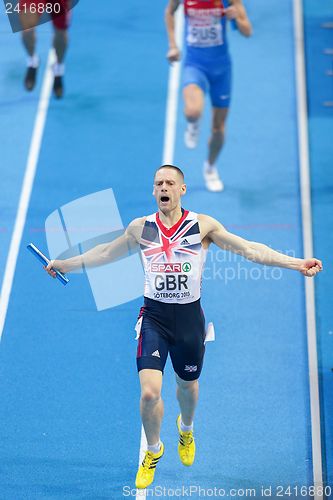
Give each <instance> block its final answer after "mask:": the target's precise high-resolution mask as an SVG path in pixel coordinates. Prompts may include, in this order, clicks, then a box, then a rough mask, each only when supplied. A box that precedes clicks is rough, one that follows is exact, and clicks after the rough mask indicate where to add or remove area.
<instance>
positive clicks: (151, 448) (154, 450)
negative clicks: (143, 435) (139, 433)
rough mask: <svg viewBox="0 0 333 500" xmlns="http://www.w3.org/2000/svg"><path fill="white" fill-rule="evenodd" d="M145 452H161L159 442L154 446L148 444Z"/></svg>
mask: <svg viewBox="0 0 333 500" xmlns="http://www.w3.org/2000/svg"><path fill="white" fill-rule="evenodd" d="M147 450H148V451H151V452H152V453H158V452H159V451H160V450H161V441H158V443H156V444H149V445H148V448H147Z"/></svg>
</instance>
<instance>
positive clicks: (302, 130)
mask: <svg viewBox="0 0 333 500" xmlns="http://www.w3.org/2000/svg"><path fill="white" fill-rule="evenodd" d="M294 26H295V51H296V54H295V58H296V65H295V69H296V85H297V114H298V141H299V165H300V185H301V205H302V225H303V246H304V256H305V257H306V258H309V257H313V245H312V241H313V237H312V212H311V189H310V183H311V181H310V168H309V142H308V112H307V93H306V76H305V60H304V26H303V10H302V0H294ZM305 299H306V320H307V337H308V361H309V384H310V406H311V434H312V460H313V482H314V485H315V486H316V487H318V486H322V485H323V473H322V450H321V430H320V399H319V382H318V357H317V334H316V309H315V292H314V280H313V279H311V278H305ZM316 491H318V488H316ZM320 499H322V496H319V495H318V493H315V495H314V500H320Z"/></svg>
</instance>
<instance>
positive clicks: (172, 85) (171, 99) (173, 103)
mask: <svg viewBox="0 0 333 500" xmlns="http://www.w3.org/2000/svg"><path fill="white" fill-rule="evenodd" d="M175 23H176V43H177V45H178V47H179V49H180V50H181V51H182V48H183V33H184V11H183V6H182V5H180V6H179V7H178V9H177V11H176V14H175ZM180 73H181V62H177V63H173V64H172V65H171V66H170V70H169V82H168V97H167V106H166V119H165V129H164V130H165V133H164V146H163V159H162V163H163V164H167V163H169V164H171V165H172V164H173V156H174V151H175V140H176V126H177V110H178V94H179V85H180ZM146 449H147V439H146V435H145V431H144V428H143V426H141V441H140V453H139V465H140V464H141V462H142V460H143V457H144V454H145V451H146ZM146 496H147V494H146V490H141V491H140V492H139V491H138V493H137V494H136V498H137V499H142V498H146Z"/></svg>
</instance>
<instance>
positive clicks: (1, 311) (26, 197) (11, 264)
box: [0, 49, 55, 340]
mask: <svg viewBox="0 0 333 500" xmlns="http://www.w3.org/2000/svg"><path fill="white" fill-rule="evenodd" d="M53 62H55V53H54V50H53V49H51V50H50V52H49V55H48V59H47V66H46V69H45V73H44V79H43V85H42V89H41V93H40V98H39V102H38V108H37V114H36V119H35V124H34V128H33V132H32V138H31V143H30V150H29V155H28V160H27V165H26V169H25V174H24V179H23V184H22V190H21V195H20V200H19V205H18V209H17V214H16V219H15V225H14V229H13V234H12V238H11V242H10V247H9V252H8V257H7V261H6V267H5V274H4V278H3V283H2V288H1V293H0V340H1V337H2V333H3V329H4V325H5V321H6V316H7V310H8V304H9V299H10V294H11V291H12V285H13V280H14V275H15V269H16V263H17V257H18V253H19V249H20V245H21V240H22V234H23V231H24V226H25V221H26V217H27V212H28V207H29V202H30V197H31V191H32V187H33V183H34V179H35V174H36V168H37V163H38V158H39V151H40V147H41V143H42V138H43V132H44V126H45V121H46V116H47V110H48V106H49V101H50V95H51V90H52V83H53V74H52V67H51V66H52V64H53Z"/></svg>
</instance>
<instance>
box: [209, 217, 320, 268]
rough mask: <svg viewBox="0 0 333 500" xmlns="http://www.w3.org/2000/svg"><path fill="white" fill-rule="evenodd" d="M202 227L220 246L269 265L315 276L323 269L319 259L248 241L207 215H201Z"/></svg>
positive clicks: (210, 238) (211, 239)
mask: <svg viewBox="0 0 333 500" xmlns="http://www.w3.org/2000/svg"><path fill="white" fill-rule="evenodd" d="M200 227H201V230H202V231H203V236H204V237H206V238H208V240H210V241H211V242H213V243H215V244H216V245H217V246H218V247H220V248H222V249H223V250H230V251H231V252H234V253H237V254H239V255H242V256H243V257H245V258H246V259H248V260H251V261H253V262H258V263H259V264H265V265H267V266H278V267H285V268H287V269H295V270H297V271H299V272H300V273H302V274H303V275H304V276H308V277H312V276H315V275H316V274H317V273H318V272H320V271H322V269H323V265H322V262H321V261H320V260H318V259H315V258H311V259H298V258H295V257H291V256H289V255H285V254H283V253H280V252H277V251H276V250H273V249H272V248H270V247H268V246H267V245H264V244H263V243H257V242H255V241H248V240H245V239H244V238H241V237H240V236H237V235H235V234H232V233H229V232H228V231H227V230H226V229H225V228H224V227H223V226H222V224H221V223H220V222H218V221H217V220H216V219H213V218H212V217H209V216H207V215H204V216H202V215H201V216H200Z"/></svg>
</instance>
